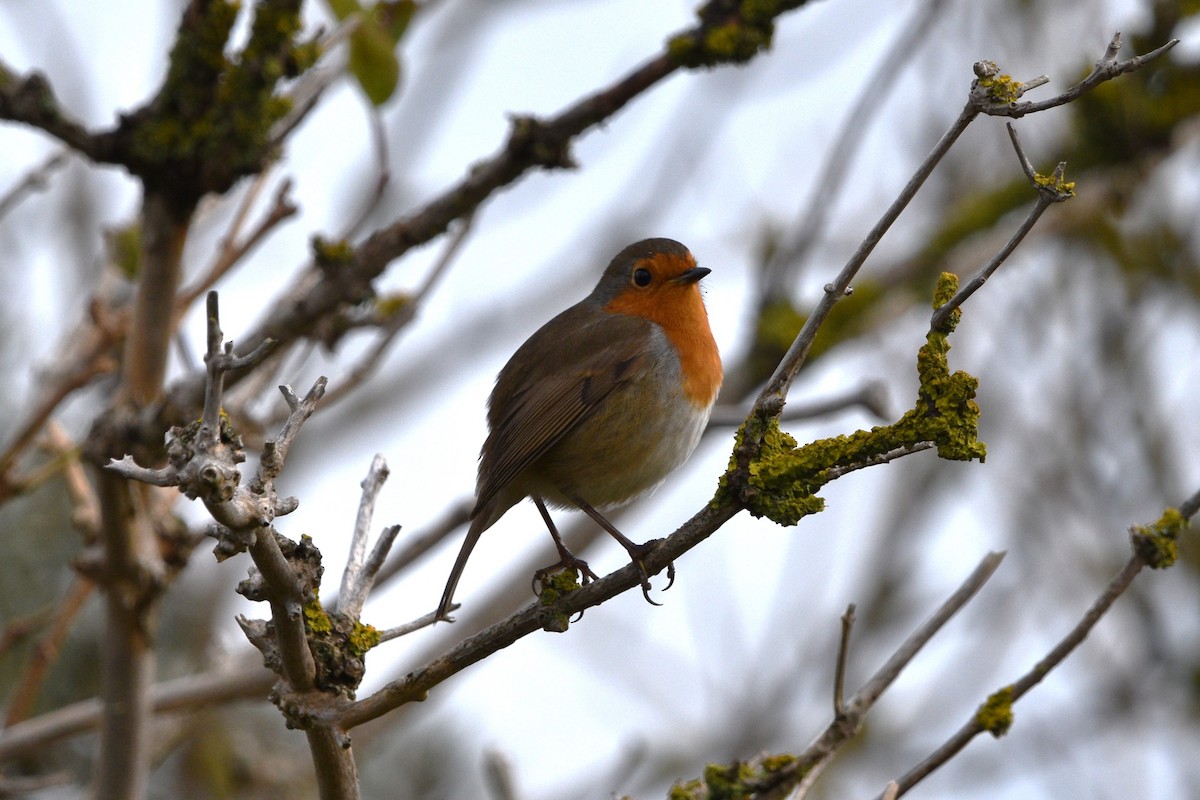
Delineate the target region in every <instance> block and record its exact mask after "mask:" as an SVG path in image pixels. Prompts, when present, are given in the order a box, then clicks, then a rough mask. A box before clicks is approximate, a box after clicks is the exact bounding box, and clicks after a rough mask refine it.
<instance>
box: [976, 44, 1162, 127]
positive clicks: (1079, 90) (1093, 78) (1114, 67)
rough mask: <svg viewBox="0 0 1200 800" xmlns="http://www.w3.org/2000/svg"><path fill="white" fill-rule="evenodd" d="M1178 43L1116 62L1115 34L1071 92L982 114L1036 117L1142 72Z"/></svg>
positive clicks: (1118, 47) (1015, 103)
mask: <svg viewBox="0 0 1200 800" xmlns="http://www.w3.org/2000/svg"><path fill="white" fill-rule="evenodd" d="M1177 44H1179V40H1178V39H1172V40H1171V41H1169V42H1167V43H1166V44H1164V45H1163V46H1161V47H1156V48H1155V49H1153V50H1151V51H1150V52H1149V53H1145V54H1143V55H1140V56H1134V57H1133V58H1129V59H1126V60H1124V61H1118V60H1117V53H1118V52H1119V51H1120V50H1121V32H1120V31H1117V33H1116V34H1114V35H1113V38H1112V39H1111V40H1110V41H1109V43H1108V48H1107V49H1106V50H1105V52H1104V56H1103V58H1101V59H1100V60H1099V61H1097V62H1096V64H1095V65H1094V66H1093V67H1092V71H1091V72H1090V73H1088V76H1087V77H1086V78H1084V79H1083V80H1081V81H1080V82H1079V83H1077V84H1075V85H1074V86H1072V87H1071V88H1070V89H1067V90H1066V91H1065V92H1063V93H1062V94H1059V95H1056V96H1054V97H1051V98H1050V99H1049V100H1042V101H1040V102H1037V103H1033V102H1024V103H1017V102H1013V103H1010V104H1008V105H1004V104H996V105H993V106H989V107H988V108H986V109H984V113H986V114H990V115H993V116H1003V117H1013V118H1014V119H1016V118H1018V117H1023V116H1025V115H1026V114H1036V113H1037V112H1039V111H1045V110H1046V109H1049V108H1056V107H1057V106H1061V105H1065V104H1067V103H1070V102H1071V101H1072V100H1075V99H1077V98H1078V97H1080V96H1081V95H1084V94H1086V93H1087V92H1090V91H1091V90H1092V89H1095V88H1096V87H1097V86H1099V85H1100V84H1102V83H1104V82H1105V81H1109V80H1112V79H1113V78H1116V77H1118V76H1120V75H1124V74H1125V73H1127V72H1133V71H1135V70H1138V69H1141V68H1142V67H1144V66H1145V65H1146V64H1149V63H1150V62H1151V61H1153V60H1154V59H1156V58H1158V57H1159V56H1161V55H1163V54H1165V53H1167V52H1168V51H1169V50H1171V48H1173V47H1174V46H1175V45H1177ZM1027 85H1030V84H1027Z"/></svg>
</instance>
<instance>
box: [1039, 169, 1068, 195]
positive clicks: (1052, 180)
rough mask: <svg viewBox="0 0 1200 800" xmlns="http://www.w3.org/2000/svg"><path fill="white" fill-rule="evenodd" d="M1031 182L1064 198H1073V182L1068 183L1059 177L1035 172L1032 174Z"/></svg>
mask: <svg viewBox="0 0 1200 800" xmlns="http://www.w3.org/2000/svg"><path fill="white" fill-rule="evenodd" d="M1033 182H1034V183H1036V184H1037V185H1038V186H1041V187H1042V188H1043V189H1048V190H1050V191H1051V192H1054V193H1055V194H1057V195H1060V196H1062V197H1064V198H1066V197H1074V196H1075V181H1069V180H1067V179H1066V178H1063V177H1061V176H1056V175H1043V174H1042V173H1040V172H1035V173H1033Z"/></svg>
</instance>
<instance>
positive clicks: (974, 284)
mask: <svg viewBox="0 0 1200 800" xmlns="http://www.w3.org/2000/svg"><path fill="white" fill-rule="evenodd" d="M1008 135H1009V138H1010V139H1011V140H1012V144H1013V149H1015V150H1016V151H1017V157H1018V158H1019V159H1020V161H1021V169H1022V170H1023V171H1024V172H1025V175H1026V177H1028V178H1029V182H1030V184H1031V185H1032V186H1033V188H1034V190H1035V191H1036V192H1037V202H1036V203H1034V206H1033V209H1032V210H1031V211H1030V212H1029V215H1028V216H1026V217H1025V220H1024V221H1023V222H1022V223H1021V225H1020V227H1018V228H1017V230H1016V232H1015V233H1013V235H1012V236H1011V237H1009V239H1008V241H1007V242H1005V243H1004V247H1002V248H1000V252H998V253H996V255H995V256H993V257H992V259H991V261H989V262H988V263H987V264H986V265H985V266H984V267H983V269H982V270H980V271H979V274H977V275H976V276H975V277H974V278H972V279H971V280H970V281H969V282H968V283H967V284H966V285H965V286H963V287H962V288H961V289H959V290H958V292H957V293H955V295H954V297H952V298H950V300H948V301H947V302H945V303H943V304H942V305H940V306H938V308H937V309H935V310H934V312H933V316H932V317H931V318H930V321H929V329H930V330H931V331H940V332H943V333H945V332H949V329H950V327H951V326H950V324H949V323H950V320H951V315H952V314H953V313H954V311H955V309H957V308H958V307H959V306H961V305H962V304H963V303H965V302H966V300H967V298H968V297H970V296H971V295H973V294H975V292H977V291H978V290H979V289H980V288H981V287H982V286H983V285H984V284H985V283H987V280H988V278H990V277H992V275H993V274H994V273H995V272H996V270H997V269H999V268H1000V265H1001V264H1003V263H1004V262H1005V261H1006V260H1007V259H1008V257H1009V256H1010V255H1012V252H1013V251H1014V250H1016V249H1017V245H1019V244H1020V243H1021V242H1022V241H1024V239H1025V236H1026V235H1027V234H1028V233H1029V231H1031V230H1033V226H1034V225H1035V224H1037V221H1038V219H1039V218H1040V217H1041V216H1042V212H1043V211H1045V210H1046V209H1047V208H1049V207H1050V206H1052V205H1054V204H1055V203H1061V202H1063V201H1065V200H1070V199H1071V198H1072V197H1074V196H1075V191H1074V184H1072V183H1067V182H1066V181H1065V180H1064V177H1063V172H1064V170H1066V164H1065V163H1064V162H1059V164H1058V166H1057V167H1055V169H1054V174H1053V175H1051V176H1050V177H1049V178H1046V177H1043V176H1042V175H1039V174H1038V173H1037V172H1035V171H1034V169H1033V165H1032V164H1031V163H1030V162H1029V158H1028V157H1027V156H1026V155H1025V151H1024V150H1023V149H1021V140H1020V138H1019V137H1018V136H1017V129H1016V128H1014V127H1013V125H1012V123H1011V122H1010V123H1008Z"/></svg>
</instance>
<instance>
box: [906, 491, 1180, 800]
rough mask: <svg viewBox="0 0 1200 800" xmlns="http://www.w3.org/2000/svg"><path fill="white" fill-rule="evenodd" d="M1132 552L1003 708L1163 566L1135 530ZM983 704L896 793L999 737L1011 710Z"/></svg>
mask: <svg viewBox="0 0 1200 800" xmlns="http://www.w3.org/2000/svg"><path fill="white" fill-rule="evenodd" d="M1175 512H1176V513H1177V515H1178V517H1177V518H1178V520H1179V523H1180V525H1181V526H1182V525H1183V524H1186V522H1187V521H1188V520H1190V519H1192V517H1194V516H1195V515H1196V513H1197V512H1200V491H1197V492H1196V493H1195V494H1193V495H1192V496H1191V497H1189V498H1188V499H1187V500H1185V501H1184V502H1183V503H1182V504H1181V505H1180V506H1179V508H1178V509H1175ZM1170 513H1171V512H1168V515H1164V519H1169V518H1170V517H1169V514H1170ZM1157 533H1158V534H1159V535H1171V532H1168V531H1162V530H1160V531H1157ZM1133 538H1134V553H1133V556H1132V557H1131V558H1130V559H1129V561H1127V562H1126V563H1125V566H1124V567H1122V568H1121V570H1120V571H1119V572H1118V573H1117V574H1116V575H1115V576H1113V578H1112V580H1110V581H1109V583H1108V585H1107V586H1105V587H1104V591H1102V592H1101V593H1100V596H1099V597H1097V598H1096V600H1095V602H1093V603H1092V605H1091V607H1090V608H1088V610H1087V611H1086V612H1085V613H1084V615H1083V617H1082V618H1081V619H1080V620H1079V622H1077V623H1076V624H1075V626H1074V627H1073V628H1071V630H1070V631H1069V632H1068V633H1067V635H1066V636H1064V637H1063V638H1062V639H1060V640H1059V642H1058V644H1056V645H1055V646H1054V647H1053V648H1052V649H1051V650H1050V652H1048V653H1047V654H1046V655H1045V656H1044V657H1043V658H1041V659H1040V660H1039V661H1038V662H1037V663H1036V664H1034V665H1033V667H1032V668H1030V670H1029V671H1028V672H1026V673H1025V674H1024V675H1022V676H1021V677H1020V678H1018V679H1017V680H1016V681H1014V682H1013V683H1011V684H1009V685H1008V686H1006V687H1004V688H1003V689H1001V690H1000V691H999V692H997V693H996V694H995V695H993V697H997V696H999V698H1000V702H1002V703H1003V705H1004V706H1005V707H1006V708H1009V709H1010V708H1011V706H1012V705H1014V704H1015V703H1016V702H1017V701H1018V700H1020V699H1021V698H1022V697H1024V696H1025V695H1026V694H1027V693H1028V692H1029V691H1030V690H1031V689H1033V688H1034V687H1035V686H1037V685H1038V684H1039V683H1041V682H1042V681H1043V680H1045V679H1046V676H1047V675H1049V674H1050V673H1051V672H1053V671H1054V669H1055V668H1056V667H1058V665H1059V664H1061V663H1062V662H1063V661H1064V660H1066V658H1067V656H1069V655H1070V654H1071V653H1072V652H1074V651H1075V649H1076V648H1077V647H1079V646H1080V645H1081V644H1083V641H1084V640H1085V639H1086V638H1087V636H1088V634H1089V633H1091V631H1092V629H1093V628H1095V627H1096V624H1097V623H1098V622H1100V620H1101V618H1102V617H1103V616H1104V615H1105V614H1106V613H1108V610H1109V609H1110V608H1112V605H1113V603H1115V602H1116V601H1117V598H1119V597H1120V596H1121V595H1122V594H1124V593H1125V590H1126V589H1128V588H1129V586H1130V585H1131V584H1132V583H1133V580H1134V578H1136V577H1137V576H1138V574H1139V573H1140V572H1141V571H1142V568H1143V567H1146V566H1148V565H1154V566H1164V565H1163V564H1153V562H1147V560H1146V559H1145V558H1144V556H1143V551H1142V550H1141V549H1139V547H1138V539H1137V531H1135V535H1134V537H1133ZM983 710H984V708H983V707H981V708H980V710H979V711H978V712H976V713H975V714H973V715H972V717H971V719H970V720H969V721H968V722H967V723H966V724H964V725H963V726H962V727H961V728H959V729H958V731H957V732H955V733H954V734H953V735H952V736H951V737H950V738H949V739H947V740H946V741H945V743H943V744H942V745H941V746H940V747H938V748H937V750H935V751H934V752H932V753H930V754H929V756H927V757H926V758H925V759H924V760H923V761H921V763H920V764H917V765H916V766H915V767H913V768H912V769H911V770H909V771H908V772H907V773H905V774H904V776H903V777H901V778H899V779H898V780H897V781H896V783H897V784H898V785H899V787H900V794H904V793H905V792H907V791H908V790H909V789H911V788H912V787H913V786H915V785H916V784H917V783H919V782H920V781H921V780H923V779H924V778H925V777H927V776H928V775H930V774H931V773H932V772H933V771H934V770H936V769H937V768H938V767H940V766H942V765H943V764H945V763H946V762H947V761H949V760H950V759H951V758H953V757H954V756H955V755H956V754H957V753H958V752H959V751H961V750H962V749H963V748H964V747H966V746H967V744H969V743H970V741H971V740H972V739H974V738H975V737H976V736H978V735H979V734H981V733H983V732H985V731H988V732H990V733H992V735H993V736H996V737H999V736H1002V735H1003V734H1004V733H1006V732H1007V730H1008V726H1009V724H1011V721H1012V717H1011V711H1009V712H1008V716H1007V717H1006V722H1004V723H1003V724H1002V725H1000V724H996V723H995V722H991V723H990V724H989V720H987V719H986V718H985V715H984V714H983Z"/></svg>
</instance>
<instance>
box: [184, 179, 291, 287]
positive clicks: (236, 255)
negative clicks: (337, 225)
mask: <svg viewBox="0 0 1200 800" xmlns="http://www.w3.org/2000/svg"><path fill="white" fill-rule="evenodd" d="M268 174H269V173H268V172H262V173H260V174H259V175H257V176H255V179H254V183H253V184H252V185H251V190H250V191H248V192H247V193H246V197H245V199H244V200H243V201H242V204H241V206H240V207H239V208H238V211H237V213H236V214H235V215H234V219H233V222H232V223H231V225H230V227H229V231H228V233H226V234H225V238H224V239H223V240H222V242H221V250H220V252H218V253H217V258H216V260H215V261H213V263H212V264H210V265H209V267H208V269H207V270H205V272H204V274H203V275H202V276H200V278H198V279H197V280H196V281H195V282H194V283H193V284H191V285H190V286H185V287H183V289H181V290H180V292H179V296H178V297H177V298H176V300H175V306H176V309H177V310H180V311H182V310H183V309H185V308H188V307H190V306H191V305H192V303H194V302H196V299H197V298H198V297H199V296H200V295H202V294H204V293H205V292H207V291H208V290H209V289H211V288H212V287H213V286H215V285H216V283H217V281H219V280H220V279H221V278H223V277H225V275H227V274H228V273H229V271H230V270H231V269H233V268H234V267H235V266H237V265H238V264H239V263H240V262H241V260H242V259H243V258H245V257H246V256H247V255H248V254H249V253H250V251H251V250H253V249H254V248H255V247H257V246H258V245H259V244H261V243H262V242H263V241H264V240H265V239H266V238H267V235H268V234H270V233H271V232H272V231H273V230H275V228H277V227H278V226H279V224H280V223H281V222H283V221H284V220H286V219H288V218H290V217H292V216H295V214H296V213H297V212H298V211H299V209H297V208H296V206H295V205H294V204H293V203H292V201H291V198H290V197H288V195H289V194H290V192H291V190H292V182H291V180H290V179H289V180H285V181H283V182H282V183H280V184H279V188H278V189H277V190H276V191H275V199H274V200H273V201H272V203H271V208H270V210H269V211H268V212H267V213H266V215H265V216H264V217H263V218H262V219H261V220H259V221H258V224H257V225H255V226H254V229H253V230H251V231H250V232H249V233H247V234H246V235H245V236H244V237H242V238H241V239H238V238H237V237H238V234H239V233H240V232H241V226H242V223H243V222H244V221H245V218H246V215H247V214H248V213H249V211H250V207H251V205H252V204H253V202H254V199H255V198H256V197H258V192H259V190H260V189H261V187H262V186H263V185H265V183H266V179H267V175H268Z"/></svg>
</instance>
